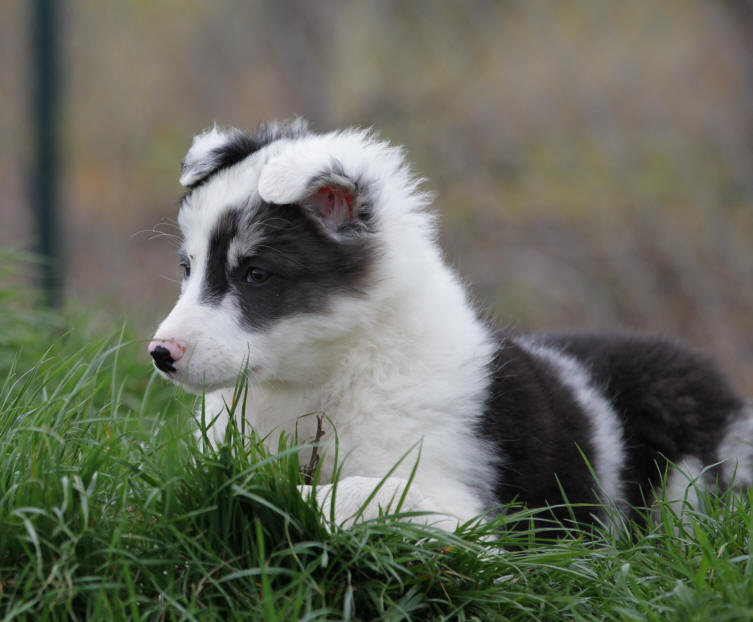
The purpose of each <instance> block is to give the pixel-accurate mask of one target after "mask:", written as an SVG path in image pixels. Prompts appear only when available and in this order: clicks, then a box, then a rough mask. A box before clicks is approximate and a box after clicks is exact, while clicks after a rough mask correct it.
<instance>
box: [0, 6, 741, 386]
mask: <svg viewBox="0 0 753 622" xmlns="http://www.w3.org/2000/svg"><path fill="white" fill-rule="evenodd" d="M61 5H62V9H61V18H62V21H61V28H62V33H63V41H64V58H63V63H62V67H63V70H64V76H63V78H64V103H63V109H62V110H61V122H62V128H61V133H62V136H61V138H62V141H63V156H64V157H63V160H64V164H65V171H64V173H65V175H64V180H63V181H64V197H63V198H64V217H63V223H64V224H63V227H62V231H61V235H62V236H63V239H64V245H65V251H66V258H67V267H66V268H67V280H66V288H67V292H68V294H69V297H71V298H73V299H76V300H79V301H84V302H96V305H97V306H98V307H100V308H105V309H111V310H114V311H117V312H122V311H124V312H126V313H128V314H129V315H130V316H132V317H135V318H136V321H137V322H141V323H142V324H143V326H144V334H143V336H148V335H149V334H150V333H151V331H152V328H153V326H154V324H155V323H156V320H157V318H158V317H159V315H160V313H162V312H164V311H165V310H166V309H167V308H168V307H169V305H170V301H171V300H172V298H173V297H174V296H175V294H176V292H177V289H178V287H177V285H175V284H173V283H172V282H171V280H174V279H177V276H178V269H177V267H176V268H175V269H173V268H172V267H171V266H172V265H173V264H174V263H175V259H174V255H173V253H174V250H173V248H174V245H172V244H170V243H169V241H170V240H169V239H168V240H165V239H157V240H152V239H151V238H152V237H153V235H152V234H151V230H152V228H153V226H154V225H155V223H160V222H166V223H167V224H166V225H163V226H162V227H161V228H163V229H164V230H165V231H166V232H168V233H173V232H174V231H173V230H172V229H171V228H170V225H169V222H170V219H171V218H174V216H175V201H176V199H177V197H178V196H180V194H181V191H180V188H179V186H178V184H177V177H178V171H179V163H180V161H181V159H182V157H183V155H184V153H185V150H186V149H187V147H188V145H189V144H190V140H191V136H192V135H193V134H194V133H196V132H198V131H199V130H201V129H202V128H204V127H207V126H208V125H210V124H211V123H212V122H213V121H217V122H219V123H222V124H233V125H237V126H239V127H242V128H246V129H252V128H253V127H254V126H255V124H256V123H257V122H258V121H259V120H260V119H265V118H279V117H288V116H291V115H294V114H300V115H303V116H306V117H308V118H309V119H310V120H311V121H312V123H313V125H314V127H315V128H317V129H322V130H327V129H333V128H336V127H341V126H343V125H348V124H357V125H367V126H368V125H373V126H374V127H376V128H377V129H378V130H380V132H381V133H382V135H383V136H384V137H385V138H388V139H389V140H391V141H392V142H396V143H401V144H405V145H406V146H407V148H408V153H409V156H410V158H411V160H412V161H413V162H415V164H416V168H417V170H418V171H419V173H420V174H422V175H425V176H426V177H427V178H428V179H429V182H428V187H429V188H431V189H433V190H436V191H438V200H437V207H438V209H439V210H440V211H441V212H442V215H443V228H442V232H443V235H442V237H443V243H444V245H445V247H446V249H447V255H448V258H449V259H450V261H451V262H452V263H454V264H456V265H457V266H458V267H459V268H460V270H461V271H462V273H463V274H464V275H465V276H467V277H468V278H469V280H470V281H471V282H473V283H474V285H475V291H476V293H477V295H478V297H479V298H480V299H481V301H482V302H484V303H486V304H490V305H492V306H493V308H494V310H495V311H496V313H497V315H498V316H499V318H500V319H501V320H502V321H503V322H511V323H513V324H515V325H516V326H519V327H522V328H532V329H533V328H535V329H562V328H566V327H587V328H605V327H617V328H631V329H638V330H647V331H660V332H664V333H666V334H669V335H672V336H677V337H682V338H685V339H688V340H691V341H693V342H695V343H696V344H697V345H699V346H700V347H703V348H705V349H708V350H710V351H712V352H714V353H715V354H716V355H718V356H719V357H721V358H722V359H723V360H724V361H725V366H726V368H727V369H728V370H730V371H731V372H732V373H733V374H735V376H736V380H737V382H738V384H739V385H741V388H743V389H745V388H748V387H749V385H750V379H751V377H752V376H753V339H751V337H750V335H751V334H753V314H752V313H751V310H752V309H753V288H752V287H751V284H752V283H753V279H752V277H753V174H752V173H753V104H752V102H753V8H750V7H751V3H750V2H743V1H742V0H741V1H739V2H738V1H736V0H728V1H726V2H712V3H710V2H703V1H702V0H666V1H665V2H661V3H655V2H650V1H649V0H636V1H635V2H617V1H612V2H600V3H596V2H589V1H588V0H573V1H572V2H566V3H549V2H543V1H542V0H531V1H523V0H509V1H507V2H496V1H492V0H473V1H469V2H459V1H458V2H445V3H435V2H429V1H428V0H423V1H420V2H419V1H417V2H410V3H407V2H399V1H397V0H391V1H386V2H379V3H375V2H365V1H359V2H353V3H339V2H334V1H332V0H327V1H323V2H316V3H312V2H306V1H305V0H294V1H285V2H275V1H273V0H264V1H261V0H260V1H258V2H249V3H241V2H235V1H231V0H222V1H217V2H209V1H199V0H192V1H190V2H183V1H181V2H178V1H177V0H170V1H164V2H159V3H153V2H143V1H142V2H127V3H125V2H115V1H114V0H106V1H104V2H99V1H96V2H95V1H94V0H69V1H66V2H63V3H61ZM28 13H29V8H28V4H27V3H26V2H23V0H9V1H6V2H4V3H2V4H0V52H2V53H1V54H0V89H2V92H3V106H2V107H0V210H2V211H1V212H0V216H1V217H2V226H0V243H3V244H8V243H10V244H12V245H15V246H27V245H28V242H29V240H30V239H31V228H30V223H29V218H28V211H29V210H28V206H27V201H26V198H27V197H26V193H25V191H24V184H25V181H24V180H25V178H26V177H25V172H24V170H25V166H27V164H28V162H29V153H28V136H29V124H30V123H31V120H30V119H29V117H28V115H27V112H26V110H27V108H28V105H27V101H28V100H27V93H28V80H27V72H28V67H29V63H28V47H27V41H26V33H27V30H28V28H27V27H28V19H29V15H28ZM139 232H141V233H139ZM131 325H132V326H133V325H134V324H131ZM746 385H747V386H746Z"/></svg>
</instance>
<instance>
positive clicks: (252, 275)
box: [246, 268, 272, 285]
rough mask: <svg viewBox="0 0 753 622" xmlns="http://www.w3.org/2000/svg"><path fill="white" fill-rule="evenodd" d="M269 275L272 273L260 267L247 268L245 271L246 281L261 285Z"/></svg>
mask: <svg viewBox="0 0 753 622" xmlns="http://www.w3.org/2000/svg"><path fill="white" fill-rule="evenodd" d="M270 276H272V274H271V273H270V272H267V271H266V270H264V269H262V268H249V269H248V272H246V282H247V283H251V284H252V285H261V284H263V283H266V282H267V280H268V279H269V277H270Z"/></svg>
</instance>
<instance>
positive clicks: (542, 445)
mask: <svg viewBox="0 0 753 622" xmlns="http://www.w3.org/2000/svg"><path fill="white" fill-rule="evenodd" d="M180 183H181V184H182V185H183V186H185V187H186V188H187V193H186V195H185V196H184V198H183V199H182V201H181V203H180V208H179V212H178V222H179V225H180V228H181V231H182V234H183V245H182V249H181V251H180V265H181V266H182V267H183V272H184V278H183V285H182V288H181V294H180V298H179V299H178V301H177V303H176V305H175V307H174V308H173V310H172V311H171V312H170V314H169V315H168V316H167V318H165V320H164V321H163V322H162V324H161V325H160V326H159V328H158V329H157V332H156V334H155V336H154V340H153V341H152V343H150V344H149V352H150V354H151V356H152V358H153V360H154V365H155V366H156V368H157V369H158V370H159V372H160V374H162V375H163V376H164V377H165V378H167V379H169V380H171V381H173V382H176V383H178V384H180V385H182V386H183V387H185V388H186V389H187V390H189V391H192V392H196V393H201V392H205V393H206V407H207V412H208V415H211V416H215V415H218V419H217V423H216V424H215V425H214V427H213V428H212V430H211V432H212V435H213V439H214V440H215V441H219V440H221V439H222V438H223V433H224V427H225V426H226V425H227V422H228V421H227V420H228V411H227V409H226V408H225V404H226V403H230V402H231V401H232V392H233V387H234V385H235V383H236V381H237V379H238V377H239V373H241V372H243V373H244V374H245V375H244V378H243V381H244V382H245V383H246V384H247V389H248V397H247V400H246V404H247V405H246V410H245V412H240V409H237V410H236V416H238V417H243V418H245V420H246V421H247V423H248V424H250V425H251V426H253V427H254V428H255V429H256V430H257V431H258V433H259V435H260V436H262V437H266V438H267V439H268V442H269V443H270V446H271V447H272V448H275V447H276V446H277V445H276V444H277V437H278V436H279V434H280V433H282V432H285V433H288V434H294V433H297V434H298V438H301V439H313V438H314V437H315V436H316V434H317V426H316V418H315V417H313V416H306V415H310V414H311V413H324V414H326V421H327V425H329V424H331V425H333V426H334V430H325V434H324V437H323V439H324V440H323V443H322V448H321V449H320V453H321V456H322V460H323V462H322V475H323V477H324V478H327V477H329V476H331V474H332V471H333V462H334V453H335V452H334V444H335V439H336V438H337V439H338V441H339V452H340V457H341V458H342V471H341V475H340V481H339V483H338V487H337V492H336V494H333V489H332V484H321V485H320V486H319V487H318V488H317V498H318V500H319V502H320V503H321V504H322V505H323V506H324V509H325V512H326V513H329V511H330V510H332V511H333V512H334V517H335V521H336V522H338V523H340V524H346V523H347V522H348V521H352V520H354V519H355V518H356V517H358V516H359V515H363V516H371V515H374V514H375V513H376V512H377V511H379V508H380V507H381V508H386V507H388V506H391V507H392V508H393V509H394V508H395V507H396V506H397V505H400V507H401V508H402V509H403V510H423V511H426V512H432V513H435V514H432V515H428V516H427V518H426V519H425V520H428V521H429V522H437V523H438V524H439V525H440V526H442V527H445V528H448V529H452V528H454V527H455V525H456V524H457V523H458V522H459V521H460V522H463V521H467V520H469V519H472V518H474V517H476V516H479V515H481V514H483V513H488V512H493V511H494V509H495V508H497V507H498V506H500V504H505V503H508V502H510V501H513V500H517V501H518V502H519V503H521V504H522V505H525V506H528V507H541V506H555V507H554V508H553V509H552V512H553V514H554V516H555V517H557V518H560V519H567V518H568V517H570V516H572V515H573V514H574V515H575V518H576V519H577V520H579V521H584V522H588V521H593V520H602V521H603V520H607V519H608V517H610V516H614V513H615V511H616V512H617V514H620V515H622V516H623V517H625V518H631V517H634V516H635V515H634V510H633V508H634V507H636V506H642V505H645V501H644V500H645V499H646V498H647V494H648V493H650V492H651V489H652V488H655V487H657V486H658V485H659V483H660V481H661V477H662V475H663V474H664V473H665V472H666V471H667V469H669V470H670V471H671V474H670V480H669V481H670V486H669V490H670V491H671V492H672V494H676V495H678V496H680V497H681V496H682V495H683V491H684V490H685V488H686V487H687V486H688V482H689V481H694V480H696V479H700V480H701V481H702V482H703V483H708V484H714V485H719V486H721V487H723V488H724V487H728V486H730V485H732V484H733V482H734V484H736V485H749V484H750V483H751V480H753V457H752V456H753V451H752V450H751V446H750V441H751V440H752V439H753V416H752V411H751V409H750V407H748V406H747V405H746V403H745V402H744V400H743V399H742V398H741V397H739V396H738V395H737V394H736V393H735V392H733V391H732V390H731V389H730V388H729V386H728V384H727V382H726V381H725V379H724V378H723V377H722V375H721V374H720V373H719V372H718V371H717V369H716V368H715V366H714V365H713V364H712V363H711V362H710V361H709V360H707V359H706V358H704V357H703V356H701V355H698V354H696V353H694V352H691V351H689V350H687V349H685V348H683V347H680V346H678V345H675V344H673V343H671V342H669V341H666V340H662V339H656V338H645V337H638V336H629V335H580V334H570V335H532V336H530V335H517V334H512V333H505V332H497V331H495V330H493V329H492V328H491V327H490V326H488V325H487V324H486V323H485V322H483V321H482V320H481V319H479V316H478V314H477V312H476V310H475V309H474V307H473V305H472V304H471V302H470V300H469V295H468V293H467V292H466V290H465V288H464V287H463V285H462V284H461V282H460V281H459V279H458V278H457V276H456V275H455V274H454V273H453V271H452V270H451V269H450V268H449V267H448V266H447V265H446V263H445V262H444V260H443V258H442V254H441V251H440V249H439V247H438V245H437V241H436V223H435V219H434V217H433V216H432V214H431V213H430V212H429V211H428V205H429V203H430V197H429V195H428V194H426V193H424V192H423V191H422V190H421V187H420V182H419V180H418V179H416V177H414V175H413V174H412V173H411V171H410V169H409V168H408V166H407V164H406V162H405V159H404V156H403V152H402V151H401V150H400V149H399V148H396V147H393V146H391V145H389V144H387V143H385V142H382V141H380V140H378V139H377V138H375V137H374V136H373V135H372V134H371V133H370V132H368V131H363V130H358V129H348V130H345V131H339V132H332V133H328V134H316V133H313V132H311V131H309V129H308V127H307V125H306V123H305V122H304V121H302V120H295V121H293V122H290V123H274V122H272V123H265V124H262V125H261V126H260V127H259V129H258V130H257V131H256V133H254V134H253V135H247V134H244V133H243V132H241V131H239V130H237V129H229V130H220V129H218V128H216V127H215V128H213V129H211V130H208V131H206V132H204V133H202V134H200V135H198V136H196V137H195V138H194V140H193V143H192V145H191V148H190V149H189V151H188V154H187V155H186V157H185V160H184V161H183V165H182V174H181V177H180ZM414 468H415V473H414V474H413V475H414V478H413V481H412V484H411V486H410V487H409V488H407V489H406V483H407V480H408V479H409V478H410V477H411V473H412V472H413V469H414ZM393 469H394V470H393ZM388 474H389V475H390V477H388V478H387V479H384V478H385V476H387V475H388ZM375 490H376V491H377V493H376V495H374V498H373V499H371V503H370V505H368V506H365V501H366V500H367V499H369V498H370V497H371V496H372V494H373V493H374V491H375ZM302 491H303V493H304V494H311V489H310V488H308V487H303V488H302ZM565 501H569V502H570V503H573V504H577V505H576V507H572V508H564V507H562V506H561V504H562V503H563V502H565ZM557 506H559V507H557ZM364 509H365V512H363V513H361V510H364Z"/></svg>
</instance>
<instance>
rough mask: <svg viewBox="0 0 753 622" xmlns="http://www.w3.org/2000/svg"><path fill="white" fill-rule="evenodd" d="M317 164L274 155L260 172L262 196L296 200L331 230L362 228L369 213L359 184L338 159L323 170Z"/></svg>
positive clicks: (271, 200)
mask: <svg viewBox="0 0 753 622" xmlns="http://www.w3.org/2000/svg"><path fill="white" fill-rule="evenodd" d="M316 164H317V163H316V162H311V161H306V160H298V159H297V158H295V157H289V155H287V154H286V155H285V156H282V157H277V158H272V159H271V160H270V161H269V162H268V163H267V165H266V166H265V167H264V168H263V169H262V171H261V175H260V176H259V187H258V190H259V196H261V198H262V199H264V200H265V201H267V202H268V203H274V204H278V205H289V204H293V203H297V204H298V205H300V206H301V207H303V208H304V209H305V210H306V211H307V212H308V213H309V214H310V215H311V216H313V217H314V218H316V219H317V220H318V221H319V222H320V223H321V224H322V226H323V227H324V228H325V229H326V230H327V231H329V232H330V233H333V234H336V233H343V232H346V231H347V232H354V231H357V230H361V229H362V228H363V225H364V224H366V223H365V218H366V217H367V216H368V214H367V213H366V210H365V208H364V197H363V193H362V191H361V189H360V188H359V185H358V184H357V183H356V181H354V180H353V179H351V178H350V177H348V175H347V174H346V173H345V172H344V171H343V167H342V166H341V165H340V164H339V163H337V162H333V163H332V164H330V165H329V166H327V168H326V169H325V170H324V171H322V170H321V168H319V169H318V170H314V169H313V166H315V165H316ZM319 166H321V165H319Z"/></svg>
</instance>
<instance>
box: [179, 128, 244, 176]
mask: <svg viewBox="0 0 753 622" xmlns="http://www.w3.org/2000/svg"><path fill="white" fill-rule="evenodd" d="M257 149H258V145H257V143H256V141H255V140H254V139H252V138H251V137H249V136H247V135H246V134H244V133H243V132H241V131H240V130H239V129H236V128H234V127H233V128H229V129H227V130H222V129H219V128H218V127H217V126H214V127H213V128H211V129H208V130H206V131H205V132H203V133H201V134H197V135H196V136H194V138H193V142H192V143H191V148H190V149H189V150H188V153H187V154H186V157H185V158H184V159H183V163H182V164H181V168H180V172H181V174H180V184H181V185H182V186H185V187H186V188H194V187H196V186H197V185H199V184H200V183H201V182H202V181H204V180H206V179H207V178H208V177H210V176H211V175H212V174H213V173H215V172H216V171H217V170H219V169H220V168H224V167H226V166H230V165H232V164H235V163H236V162H240V161H241V160H242V159H243V158H245V157H246V156H248V155H250V154H252V153H253V152H254V151H256V150H257Z"/></svg>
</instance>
